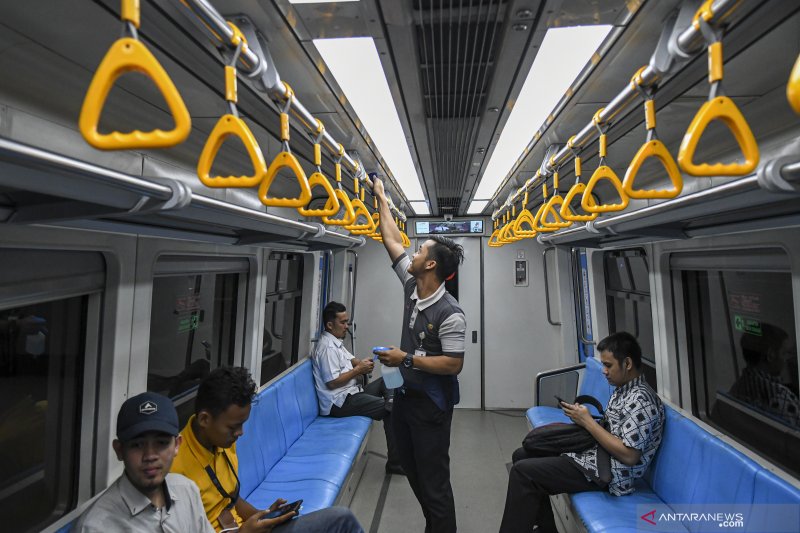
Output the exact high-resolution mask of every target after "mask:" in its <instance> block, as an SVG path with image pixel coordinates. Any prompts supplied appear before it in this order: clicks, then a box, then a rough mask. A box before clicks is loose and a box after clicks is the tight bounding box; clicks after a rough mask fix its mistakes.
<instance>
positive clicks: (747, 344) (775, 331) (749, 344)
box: [739, 322, 789, 366]
mask: <svg viewBox="0 0 800 533" xmlns="http://www.w3.org/2000/svg"><path fill="white" fill-rule="evenodd" d="M788 337H789V334H788V333H786V332H785V331H784V330H783V329H781V328H779V327H778V326H773V325H772V324H767V323H766V322H763V323H762V324H761V335H755V334H754V333H743V334H742V338H741V339H739V346H741V348H742V356H743V357H744V361H745V363H747V364H748V365H750V366H755V365H757V364H758V363H760V362H761V361H762V360H766V359H767V355H769V354H770V352H777V351H778V350H780V349H781V345H782V344H783V342H784V341H785V340H786V339H787V338H788Z"/></svg>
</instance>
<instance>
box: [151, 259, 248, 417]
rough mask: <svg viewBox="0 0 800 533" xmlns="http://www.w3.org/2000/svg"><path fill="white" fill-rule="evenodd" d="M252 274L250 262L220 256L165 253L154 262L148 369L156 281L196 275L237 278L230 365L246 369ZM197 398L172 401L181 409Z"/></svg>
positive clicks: (192, 393) (189, 394) (190, 394)
mask: <svg viewBox="0 0 800 533" xmlns="http://www.w3.org/2000/svg"><path fill="white" fill-rule="evenodd" d="M251 271H252V264H251V261H250V260H249V259H248V258H246V257H243V256H238V255H233V256H220V257H212V258H209V257H208V256H201V255H195V254H184V253H162V254H159V255H158V256H157V257H156V258H155V260H154V261H153V269H152V277H151V282H150V284H149V287H150V313H149V316H148V336H147V356H146V359H147V369H148V370H149V366H150V361H149V358H150V326H149V322H150V321H151V320H152V299H153V292H152V291H153V281H154V280H155V279H156V278H169V277H181V276H196V275H201V276H202V275H214V276H217V275H228V274H236V275H237V287H236V310H235V314H234V321H235V322H234V328H233V332H232V333H231V335H233V340H234V348H233V357H232V361H231V364H232V366H245V363H246V361H245V349H244V348H245V343H244V335H245V323H244V322H245V320H244V317H245V316H246V315H247V304H248V301H247V294H248V291H247V288H248V286H249V284H250V279H249V277H250V276H249V275H250V272H251ZM144 377H145V388H144V390H147V384H146V382H147V371H145V376H144ZM196 396H197V390H196V389H194V390H189V391H185V392H184V393H181V394H180V395H179V396H177V397H176V398H174V399H173V402H174V403H175V407H176V408H177V407H180V406H182V405H184V404H186V403H188V402H190V401H193V400H194V398H195V397H196Z"/></svg>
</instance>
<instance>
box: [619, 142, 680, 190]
mask: <svg viewBox="0 0 800 533" xmlns="http://www.w3.org/2000/svg"><path fill="white" fill-rule="evenodd" d="M651 157H654V158H656V159H658V160H659V161H660V162H661V164H662V165H663V166H664V170H666V171H667V176H668V177H669V180H670V181H671V182H672V188H670V189H639V190H637V189H634V188H633V184H634V182H635V181H636V175H637V174H638V173H639V170H640V169H641V167H642V163H644V162H645V161H646V160H647V159H649V158H651ZM622 190H623V191H625V194H627V195H628V197H629V198H636V199H639V200H647V199H651V198H675V197H676V196H678V195H679V194H680V193H681V191H682V190H683V177H681V171H680V170H679V169H678V164H677V163H675V159H673V157H672V154H670V153H669V150H667V147H666V145H665V144H664V143H663V142H661V141H659V140H658V139H654V140H652V141H648V142H646V143H644V144H643V145H642V147H641V148H639V151H638V152H636V155H635V156H633V160H631V164H630V165H628V170H627V171H626V172H625V179H624V180H622Z"/></svg>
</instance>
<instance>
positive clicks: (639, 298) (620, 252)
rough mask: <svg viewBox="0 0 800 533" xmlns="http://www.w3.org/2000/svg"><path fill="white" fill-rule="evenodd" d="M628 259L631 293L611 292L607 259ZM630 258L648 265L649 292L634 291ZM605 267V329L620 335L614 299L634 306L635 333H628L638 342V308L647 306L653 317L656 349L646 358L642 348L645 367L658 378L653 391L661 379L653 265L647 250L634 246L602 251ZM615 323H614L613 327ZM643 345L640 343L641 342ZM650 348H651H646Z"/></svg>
mask: <svg viewBox="0 0 800 533" xmlns="http://www.w3.org/2000/svg"><path fill="white" fill-rule="evenodd" d="M609 257H610V258H617V259H619V258H626V269H625V270H626V274H627V276H628V278H629V280H630V282H631V286H632V287H634V288H631V289H629V290H624V289H623V290H620V289H612V288H610V284H609V281H610V279H609V274H610V273H609V269H608V268H606V260H607V259H608V258H609ZM628 257H643V258H644V261H645V266H646V269H647V281H648V283H647V289H648V290H647V292H644V291H642V290H639V289H638V288H635V286H634V285H635V284H634V281H635V277H634V275H633V269H632V268H631V266H630V261H629V260H628V259H627V258H628ZM602 265H603V289H604V294H603V296H604V301H605V305H606V309H605V312H606V315H605V316H606V326H607V328H608V331H609V332H614V331H617V330H618V329H619V328H618V327H617V326H618V324H617V322H618V319H617V313H616V311H615V309H614V307H613V306H612V304H611V302H610V301H609V300H610V299H611V298H620V299H623V300H630V301H632V302H633V304H634V317H633V322H634V324H635V327H636V331H629V333H631V334H632V335H634V336H635V337H636V339H637V340H640V339H641V335H640V333H641V326H640V323H639V322H640V321H639V314H638V313H639V312H640V310H639V309H638V306H640V305H644V304H645V303H646V304H647V308H648V312H649V314H650V338H652V339H653V347H652V353H650V354H647V353H646V350H645V349H644V348H645V347H643V349H642V364H643V365H645V366H647V367H648V368H650V369H651V371H652V372H653V375H654V376H655V380H654V381H653V383H651V385H652V386H653V388H656V389H657V384H658V379H659V365H658V362H657V360H656V336H655V321H654V320H653V294H652V293H653V290H652V286H651V283H650V275H651V270H652V261H651V260H650V257H649V256H648V253H647V250H646V249H645V248H643V247H641V246H635V247H630V248H615V249H613V250H603V251H602ZM612 321H613V322H614V324H613V327H612ZM640 342H641V340H640ZM647 348H649V346H648V347H647Z"/></svg>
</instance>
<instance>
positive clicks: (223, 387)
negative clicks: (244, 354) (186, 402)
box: [194, 366, 256, 416]
mask: <svg viewBox="0 0 800 533" xmlns="http://www.w3.org/2000/svg"><path fill="white" fill-rule="evenodd" d="M255 395H256V384H255V382H254V381H253V378H252V377H250V372H249V371H248V370H247V369H246V368H244V367H241V366H237V367H229V366H225V367H219V368H215V369H214V370H212V371H211V373H209V374H208V376H206V377H205V379H203V381H201V382H200V387H199V388H198V389H197V398H196V399H195V401H194V412H195V414H199V413H200V411H208V412H209V413H211V416H218V415H219V414H220V413H222V412H224V411H225V410H226V409H228V407H230V406H231V405H233V404H236V405H238V406H239V407H246V406H248V405H250V404H251V403H252V402H253V398H254V397H255Z"/></svg>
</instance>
